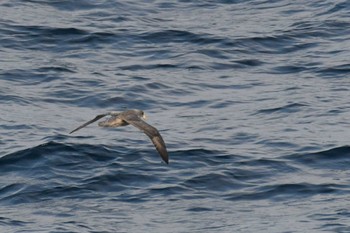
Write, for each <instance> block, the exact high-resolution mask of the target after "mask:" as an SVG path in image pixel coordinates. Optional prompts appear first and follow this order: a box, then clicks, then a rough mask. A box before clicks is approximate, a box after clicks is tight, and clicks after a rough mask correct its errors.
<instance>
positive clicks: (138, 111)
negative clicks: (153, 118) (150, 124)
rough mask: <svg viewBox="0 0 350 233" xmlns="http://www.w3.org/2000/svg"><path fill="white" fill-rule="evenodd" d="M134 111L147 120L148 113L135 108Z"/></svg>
mask: <svg viewBox="0 0 350 233" xmlns="http://www.w3.org/2000/svg"><path fill="white" fill-rule="evenodd" d="M134 112H135V113H136V115H137V116H138V117H140V118H141V119H144V120H146V118H147V117H146V114H145V113H144V111H142V110H138V109H135V110H134Z"/></svg>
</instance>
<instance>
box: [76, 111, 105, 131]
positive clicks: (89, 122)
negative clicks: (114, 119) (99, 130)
mask: <svg viewBox="0 0 350 233" xmlns="http://www.w3.org/2000/svg"><path fill="white" fill-rule="evenodd" d="M108 115H111V114H110V113H104V114H100V115H97V116H96V117H95V118H94V119H92V120H90V121H88V122H86V123H84V124H82V125H81V126H79V127H78V128H76V129H74V130H72V131H71V132H70V133H69V134H71V133H74V132H75V131H78V130H79V129H81V128H84V127H85V126H87V125H90V124H91V123H94V122H95V121H98V120H99V119H101V118H103V117H105V116H108Z"/></svg>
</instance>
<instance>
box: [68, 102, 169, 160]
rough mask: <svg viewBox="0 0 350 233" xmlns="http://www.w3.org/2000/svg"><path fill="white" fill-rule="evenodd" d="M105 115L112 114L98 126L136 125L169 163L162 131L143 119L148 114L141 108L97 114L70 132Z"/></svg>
mask: <svg viewBox="0 0 350 233" xmlns="http://www.w3.org/2000/svg"><path fill="white" fill-rule="evenodd" d="M105 116H111V117H110V118H108V119H107V120H105V121H101V122H99V123H98V126H101V127H119V126H126V125H129V124H130V125H133V126H135V127H136V128H138V129H140V130H141V131H143V132H144V133H145V134H146V135H147V136H148V137H149V138H150V139H151V140H152V142H153V144H154V146H155V147H156V149H157V151H158V152H159V154H160V157H162V159H163V160H164V162H166V163H167V164H168V163H169V156H168V152H167V150H166V146H165V143H164V140H163V138H162V136H161V135H160V133H159V132H158V130H157V129H156V128H154V127H153V126H151V125H149V124H147V123H146V122H145V121H143V119H144V120H146V115H145V113H144V112H143V111H141V110H137V109H133V110H126V111H124V112H108V113H104V114H100V115H97V116H96V117H95V118H94V119H92V120H90V121H88V122H86V123H84V124H82V125H81V126H79V127H78V128H76V129H74V130H72V131H71V132H70V134H71V133H74V132H75V131H78V130H79V129H81V128H84V127H85V126H87V125H89V124H91V123H94V122H95V121H98V120H99V119H101V118H103V117H105Z"/></svg>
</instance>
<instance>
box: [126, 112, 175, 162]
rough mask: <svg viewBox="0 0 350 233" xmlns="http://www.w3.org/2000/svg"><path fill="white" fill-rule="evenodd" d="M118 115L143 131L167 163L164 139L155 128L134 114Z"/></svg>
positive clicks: (167, 157)
mask: <svg viewBox="0 0 350 233" xmlns="http://www.w3.org/2000/svg"><path fill="white" fill-rule="evenodd" d="M120 117H121V118H122V119H123V120H124V121H126V122H128V123H129V124H131V125H133V126H135V127H136V128H138V129H140V130H141V131H143V132H144V133H145V134H146V135H147V136H148V137H149V138H150V139H151V140H152V143H153V144H154V146H155V147H156V149H157V151H158V152H159V155H160V157H162V159H163V160H164V162H166V163H167V164H168V163H169V156H168V152H167V150H166V146H165V143H164V140H163V138H162V136H161V135H160V133H159V132H158V130H157V129H156V128H154V127H153V126H151V125H149V124H147V123H146V122H144V121H143V120H141V119H140V118H139V117H138V116H136V115H126V116H123V115H121V116H120Z"/></svg>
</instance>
